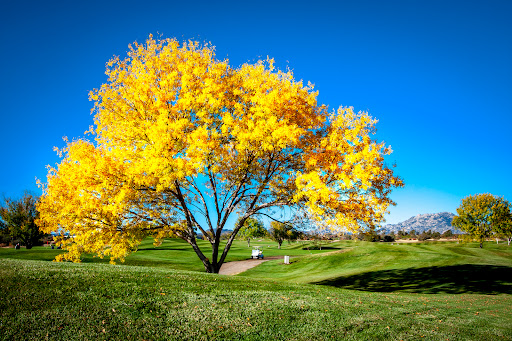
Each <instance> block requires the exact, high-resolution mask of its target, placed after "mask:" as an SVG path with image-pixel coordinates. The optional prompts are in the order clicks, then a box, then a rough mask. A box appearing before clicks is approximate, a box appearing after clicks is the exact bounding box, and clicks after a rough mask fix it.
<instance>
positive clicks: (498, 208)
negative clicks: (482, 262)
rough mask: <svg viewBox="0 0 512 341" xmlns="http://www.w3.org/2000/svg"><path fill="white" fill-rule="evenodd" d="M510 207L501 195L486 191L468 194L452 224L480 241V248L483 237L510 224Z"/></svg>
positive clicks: (487, 236) (497, 232) (471, 237)
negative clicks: (484, 192)
mask: <svg viewBox="0 0 512 341" xmlns="http://www.w3.org/2000/svg"><path fill="white" fill-rule="evenodd" d="M510 209H511V205H510V203H509V202H508V201H507V200H505V199H504V198H502V197H497V196H494V195H492V194H487V193H486V194H477V195H470V196H468V197H466V198H464V199H462V202H461V204H460V206H459V208H457V214H458V215H456V216H455V217H453V220H452V226H454V227H456V228H458V229H460V230H462V231H464V232H466V233H467V234H468V237H469V238H470V239H474V240H477V241H478V242H480V247H481V248H482V247H483V242H484V241H485V239H487V238H490V237H491V236H492V235H496V234H501V233H503V231H506V230H507V228H508V226H509V225H510V224H511V213H510Z"/></svg>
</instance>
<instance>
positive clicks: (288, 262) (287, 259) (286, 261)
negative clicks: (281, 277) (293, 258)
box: [284, 256, 290, 264]
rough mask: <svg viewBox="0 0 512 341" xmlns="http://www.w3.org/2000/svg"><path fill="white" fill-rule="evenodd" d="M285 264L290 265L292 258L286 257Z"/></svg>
mask: <svg viewBox="0 0 512 341" xmlns="http://www.w3.org/2000/svg"><path fill="white" fill-rule="evenodd" d="M284 264H290V256H284Z"/></svg>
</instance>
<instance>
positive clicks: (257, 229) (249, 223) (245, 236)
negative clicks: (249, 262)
mask: <svg viewBox="0 0 512 341" xmlns="http://www.w3.org/2000/svg"><path fill="white" fill-rule="evenodd" d="M241 219H242V218H238V220H237V221H236V223H235V226H238V224H239V223H240V220H241ZM237 236H238V238H239V239H242V240H247V247H251V238H261V237H266V236H268V231H267V230H266V229H265V226H264V225H263V223H262V222H261V221H260V220H258V219H256V218H252V217H249V218H247V219H246V220H245V222H244V224H243V226H242V227H241V228H240V230H239V231H238V235H237Z"/></svg>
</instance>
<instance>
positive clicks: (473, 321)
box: [0, 259, 512, 340]
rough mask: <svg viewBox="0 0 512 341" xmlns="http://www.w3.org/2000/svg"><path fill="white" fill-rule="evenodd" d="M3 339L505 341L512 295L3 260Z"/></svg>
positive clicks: (0, 334) (0, 325) (0, 285)
mask: <svg viewBox="0 0 512 341" xmlns="http://www.w3.org/2000/svg"><path fill="white" fill-rule="evenodd" d="M0 277H1V278H2V281H1V282H0V293H1V294H2V298H3V299H2V300H1V301H0V321H1V323H0V337H1V338H2V339H4V340H14V339H34V340H43V339H52V340H93V339H94V340H96V339H126V340H143V339H145V340H150V339H153V340H170V339H175V340H185V339H194V340H214V339H238V340H268V339H287V340H313V339H314V340H332V339H344V340H412V339H426V340H429V339H430V340H446V339H449V340H505V339H511V338H512V330H511V328H510V325H512V314H511V304H512V296H510V295H495V296H492V295H469V294H461V295H445V294H438V295H426V294H409V293H386V294H383V293H371V292H360V291H354V290H345V289H338V288H333V287H328V286H315V285H307V284H306V285H304V284H302V285H298V284H289V283H276V282H274V281H268V280H254V279H253V280H248V278H243V277H228V276H218V275H210V274H205V273H195V272H189V271H178V270H168V269H159V268H154V267H135V266H133V267H128V266H110V265H103V264H69V263H49V262H41V261H27V260H14V259H0Z"/></svg>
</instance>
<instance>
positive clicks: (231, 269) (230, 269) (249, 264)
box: [219, 256, 283, 275]
mask: <svg viewBox="0 0 512 341" xmlns="http://www.w3.org/2000/svg"><path fill="white" fill-rule="evenodd" d="M282 258H283V257H282V256H281V257H268V258H265V259H248V260H239V261H234V262H228V263H224V264H222V267H221V268H220V271H219V274H220V275H236V274H239V273H241V272H244V271H246V270H249V269H250V268H254V267H255V266H257V265H260V264H261V263H263V262H266V261H268V260H272V259H282Z"/></svg>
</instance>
